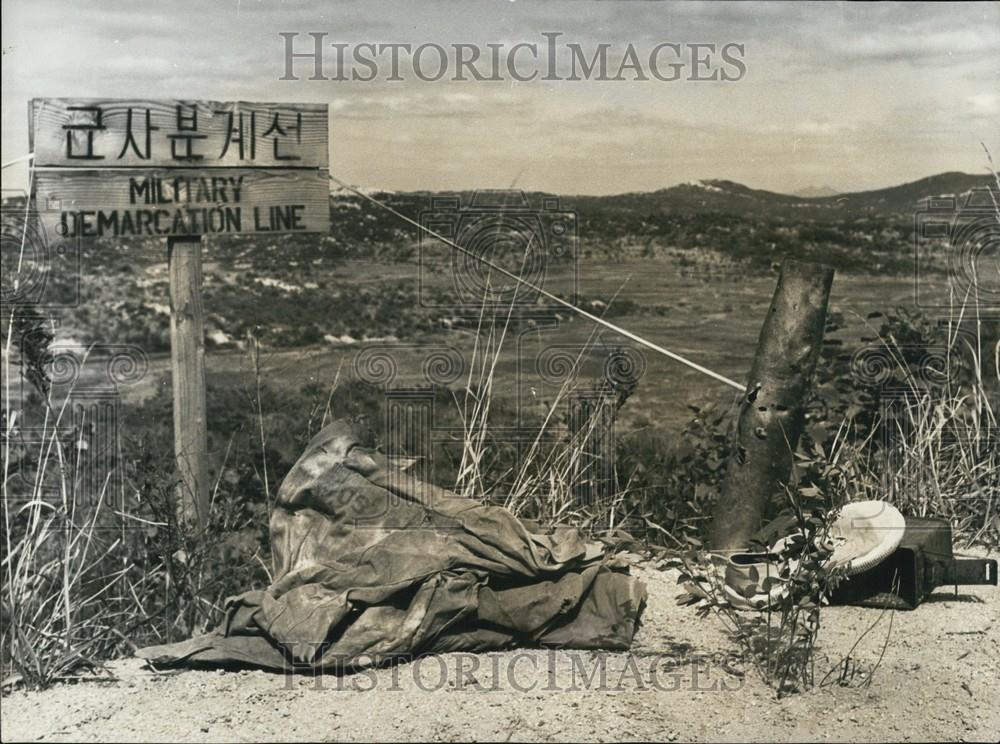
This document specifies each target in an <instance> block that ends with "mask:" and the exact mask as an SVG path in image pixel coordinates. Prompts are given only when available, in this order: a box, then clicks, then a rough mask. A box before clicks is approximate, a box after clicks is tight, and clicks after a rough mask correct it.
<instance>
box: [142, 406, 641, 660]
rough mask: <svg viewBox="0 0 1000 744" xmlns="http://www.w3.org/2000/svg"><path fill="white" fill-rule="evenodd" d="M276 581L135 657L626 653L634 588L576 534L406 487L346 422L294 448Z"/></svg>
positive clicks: (278, 516)
mask: <svg viewBox="0 0 1000 744" xmlns="http://www.w3.org/2000/svg"><path fill="white" fill-rule="evenodd" d="M270 530H271V547H272V550H273V554H274V558H275V566H276V569H277V570H276V573H275V574H274V576H275V578H274V581H273V583H272V584H271V586H269V587H268V588H267V589H266V590H264V591H249V592H246V593H245V594H242V595H240V596H237V597H233V598H230V599H229V600H228V602H227V606H226V617H225V620H224V622H223V623H222V625H221V627H220V628H218V629H217V630H216V631H215V632H213V633H209V634H207V635H202V636H197V637H195V638H192V639H190V640H188V641H184V642H181V643H177V644H170V645H165V646H152V647H148V648H144V649H140V650H139V652H138V655H139V656H141V657H144V658H147V659H149V660H151V661H154V662H160V663H174V664H178V663H180V664H213V665H214V664H231V663H235V664H248V665H251V666H257V667H263V668H267V669H275V670H289V669H296V668H302V669H307V670H317V669H330V670H335V669H339V670H349V669H352V668H360V667H364V666H370V665H373V664H379V663H381V662H383V661H385V660H391V659H393V658H407V657H413V656H416V655H419V654H423V653H430V652H446V651H487V650H495V649H503V648H510V647H512V646H517V645H528V646H533V645H534V646H537V645H541V646H548V647H569V648H579V649H614V650H623V649H627V648H628V647H629V645H630V644H631V641H632V636H633V634H634V632H635V629H636V624H637V621H638V616H639V613H640V611H641V608H642V605H643V604H644V600H645V594H646V590H645V587H644V585H643V584H642V583H641V582H639V581H638V580H637V579H635V578H633V577H631V576H629V575H628V573H627V568H625V567H624V566H622V567H619V566H617V565H616V564H615V563H614V562H613V561H611V560H609V559H608V558H606V557H605V556H604V553H603V549H602V547H601V546H600V545H599V544H595V543H587V542H586V541H585V540H584V539H583V537H582V535H581V534H580V532H579V531H578V530H576V529H575V528H568V527H563V528H556V529H555V530H553V531H551V532H550V533H549V534H543V533H542V532H540V531H535V532H529V530H528V528H527V527H526V525H525V523H522V522H521V521H520V520H519V519H518V518H516V517H515V516H514V515H513V514H512V513H511V512H509V511H507V510H506V509H503V508H500V507H496V506H486V505H483V504H480V503H479V502H477V501H473V500H471V499H465V498H461V497H459V496H457V495H455V494H453V493H451V492H449V491H447V490H444V489H441V488H437V487H435V486H432V485H430V484H427V483H423V482H421V481H419V480H416V479H415V478H413V477H412V476H410V475H408V474H406V473H404V472H402V471H400V470H398V469H396V468H394V467H391V466H390V465H389V463H388V462H387V460H386V459H385V457H384V456H383V455H381V454H379V453H376V452H370V451H367V450H364V449H363V448H361V447H360V446H359V445H358V444H357V437H356V436H355V434H354V432H353V431H352V429H351V427H350V426H349V425H348V424H346V423H345V422H341V421H338V422H335V423H333V424H331V425H330V426H328V427H326V428H325V429H323V430H322V431H321V432H320V433H319V434H317V435H316V437H315V438H314V439H313V440H312V441H311V442H310V443H309V445H308V447H307V448H306V450H305V452H304V453H303V454H302V456H301V457H300V458H299V460H298V462H297V463H296V464H295V465H294V467H293V468H292V470H291V471H290V472H289V474H288V476H287V477H286V478H285V480H284V482H283V483H282V484H281V487H280V489H279V491H278V500H277V503H276V505H275V507H274V509H273V511H272V514H271V523H270Z"/></svg>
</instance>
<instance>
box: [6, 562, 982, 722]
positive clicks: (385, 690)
mask: <svg viewBox="0 0 1000 744" xmlns="http://www.w3.org/2000/svg"><path fill="white" fill-rule="evenodd" d="M637 572H638V574H639V575H640V576H641V577H642V578H643V580H644V581H646V582H647V585H648V587H649V604H648V607H647V609H646V612H645V614H644V624H643V627H642V628H641V630H640V631H639V634H638V636H637V638H636V643H635V647H634V648H633V650H632V652H631V653H630V654H593V653H585V652H569V651H535V650H533V651H519V652H508V653H498V654H483V655H479V656H473V655H469V654H446V655H442V656H432V657H426V658H423V659H420V660H418V661H416V662H414V663H411V664H404V665H400V666H397V667H394V668H391V669H382V670H379V671H377V672H374V671H373V672H368V673H364V674H359V675H355V676H353V677H347V678H341V679H339V680H338V679H337V678H334V677H317V678H311V677H300V676H296V677H286V676H283V675H275V674H268V673H264V672H256V671H252V672H251V671H242V672H218V671H183V672H172V673H168V674H154V673H152V672H151V671H149V670H148V669H146V668H144V666H143V664H142V663H141V662H139V661H137V660H134V659H129V660H124V661H120V662H117V663H115V664H114V665H113V666H112V669H113V671H114V673H115V674H116V675H117V678H118V679H117V681H114V682H104V683H94V682H85V683H77V684H62V685H58V686H56V687H54V688H52V689H50V690H47V691H45V692H41V693H29V692H23V691H17V692H13V693H11V694H9V695H7V696H5V697H4V698H3V699H2V710H0V723H2V738H3V740H4V741H14V740H24V739H46V740H65V741H99V740H100V741H114V740H118V741H143V740H159V741H164V740H173V741H230V740H236V741H268V740H294V741H298V740H326V741H350V740H359V739H362V740H370V739H378V740H396V741H400V740H434V741H451V740H469V739H472V740H491V741H509V740H514V741H518V740H531V741H574V740H603V741H610V740H620V739H640V740H680V741H684V740H694V741H703V740H728V741H751V740H756V741H784V740H788V741H796V740H824V741H843V740H856V741H909V740H914V741H926V740H962V741H966V740H972V741H996V740H997V738H998V733H1000V702H998V701H1000V675H998V674H997V670H998V669H1000V596H998V592H997V590H996V589H994V588H991V587H970V588H966V589H963V590H962V593H961V595H960V596H959V597H957V598H956V597H955V596H954V593H953V591H948V590H945V589H939V590H938V591H937V592H936V594H935V595H934V597H933V599H932V601H930V602H927V603H925V604H924V605H923V606H921V607H920V608H919V609H918V610H916V611H914V612H898V613H894V614H893V615H892V621H893V622H892V633H891V637H890V640H889V645H888V648H887V650H886V653H885V657H884V660H883V662H882V666H881V668H880V669H879V671H878V672H877V674H876V675H875V678H874V680H873V681H872V683H871V685H870V686H869V687H864V686H861V685H859V684H855V685H853V686H851V687H840V686H838V685H836V684H829V685H827V686H825V687H823V688H819V689H814V690H813V691H811V692H807V693H804V694H800V695H792V696H790V697H787V698H785V699H783V700H780V701H775V698H774V695H773V694H772V693H771V692H770V691H769V690H768V689H767V688H765V687H764V686H763V685H762V684H761V683H760V682H759V681H758V680H757V679H756V678H755V677H754V676H753V673H752V671H751V670H749V669H747V670H745V671H746V674H745V676H744V677H742V678H741V677H740V676H739V673H740V672H741V671H744V670H743V669H742V667H741V666H740V663H739V662H738V661H736V660H735V659H734V658H733V657H732V655H731V652H732V647H731V645H730V644H729V643H728V641H727V640H726V639H725V637H724V636H723V635H722V633H721V632H720V631H719V629H718V626H717V624H716V622H715V621H714V620H712V619H708V620H702V621H699V620H697V619H696V618H695V615H694V613H693V612H692V611H691V610H690V609H689V608H682V607H677V606H676V605H675V604H674V601H673V597H674V595H675V594H676V593H677V587H676V575H675V574H674V573H673V572H665V573H664V572H657V571H653V570H652V569H649V568H645V567H639V568H638V569H637ZM889 616H890V613H885V615H884V616H883V619H882V620H881V621H880V623H879V625H878V626H876V627H875V629H874V630H872V632H871V633H869V634H868V636H867V637H866V638H865V640H864V641H863V642H862V643H861V645H860V646H859V648H858V649H857V652H856V653H857V656H858V658H859V660H860V661H861V662H863V663H869V664H870V663H871V662H872V661H874V660H875V659H876V658H877V657H878V655H879V653H880V652H881V650H882V646H883V643H884V642H885V638H886V630H887V629H888V620H889ZM878 617H879V611H878V610H869V609H860V608H829V609H827V610H825V611H824V621H823V622H824V627H823V630H822V633H821V636H820V643H821V650H820V659H819V661H818V663H817V676H818V677H819V676H822V672H825V670H826V669H828V668H829V667H830V666H831V665H832V664H833V663H834V662H835V660H836V659H837V658H839V657H841V656H842V655H843V654H844V653H846V652H847V650H848V649H849V648H850V647H851V645H852V644H853V643H854V641H855V640H856V639H857V638H858V636H860V635H861V634H862V633H863V632H864V631H865V630H866V629H867V628H868V627H869V626H870V625H871V624H872V623H873V622H874V621H875V619H876V618H878ZM602 668H603V673H602ZM602 678H603V679H602Z"/></svg>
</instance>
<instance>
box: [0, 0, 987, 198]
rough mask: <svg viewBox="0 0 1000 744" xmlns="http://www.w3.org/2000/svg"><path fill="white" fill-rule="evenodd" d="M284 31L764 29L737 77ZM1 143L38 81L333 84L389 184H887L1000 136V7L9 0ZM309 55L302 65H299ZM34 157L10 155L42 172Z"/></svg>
mask: <svg viewBox="0 0 1000 744" xmlns="http://www.w3.org/2000/svg"><path fill="white" fill-rule="evenodd" d="M279 31H298V32H301V33H302V34H305V33H308V32H310V31H323V32H327V33H328V37H327V41H338V42H346V43H358V42H362V41H366V42H376V43H398V42H408V43H411V44H413V45H414V46H416V45H419V44H421V43H424V42H437V43H441V44H453V43H458V42H463V43H474V44H482V45H485V44H487V43H504V44H506V45H507V46H508V47H509V46H511V45H513V44H516V43H517V42H519V41H527V42H534V43H539V42H542V41H543V39H542V37H541V33H542V32H561V33H562V34H563V36H562V37H561V41H563V42H572V43H579V44H581V45H582V46H583V48H584V49H585V50H592V49H593V48H594V46H595V45H597V44H599V43H601V42H607V43H610V44H611V45H612V48H613V49H616V50H622V49H623V48H624V47H625V46H626V45H627V44H629V43H632V44H633V45H634V46H635V47H636V48H637V49H638V50H639V51H640V53H641V52H642V51H643V50H645V51H646V52H647V53H648V50H650V49H651V48H653V47H654V46H655V45H656V44H659V43H661V42H675V43H681V44H689V43H692V42H714V43H716V44H719V45H722V44H725V43H727V42H738V43H742V44H745V55H744V57H743V60H744V62H745V64H746V68H747V71H746V75H745V76H744V78H743V79H742V80H740V81H739V82H735V83H732V82H729V83H726V82H692V81H686V80H680V81H675V82H660V81H655V80H652V81H647V82H632V81H627V82H626V81H603V82H598V81H591V82H570V81H550V82H543V81H534V82H525V83H519V82H511V81H510V80H507V81H504V82H475V81H466V82H455V81H451V82H445V81H441V82H435V83H430V82H423V81H421V80H418V79H416V78H415V77H414V76H413V75H412V74H409V73H408V74H407V75H406V77H407V79H406V80H404V81H401V82H389V81H384V80H383V81H378V82H370V83H361V82H338V81H308V80H302V81H299V82H291V81H280V80H279V79H278V78H279V77H280V76H281V75H282V73H283V70H284V59H283V44H284V42H283V40H282V39H281V38H280V37H279V36H278V32H279ZM2 37H3V71H2V82H3V111H2V122H3V133H2V159H3V161H4V162H7V161H9V160H11V159H13V158H16V157H18V156H20V155H23V154H24V153H26V152H27V147H28V138H27V105H28V100H29V99H31V98H32V97H42V96H86V97H132V96H134V97H143V98H174V97H178V98H188V99H193V98H206V99H214V100H233V99H237V100H279V101H281V100H284V101H298V100H301V101H315V102H324V103H328V104H330V118H331V140H330V141H331V153H330V157H331V161H330V162H331V170H332V171H333V172H334V173H335V174H337V175H338V176H339V177H340V178H342V179H344V180H347V181H350V182H353V183H356V184H361V185H365V186H371V187H381V188H387V189H400V190H402V189H435V190H441V189H452V188H455V189H457V188H484V187H500V188H503V187H509V186H511V185H512V184H516V185H517V186H519V187H521V188H525V189H542V190H548V191H554V192H560V193H592V194H599V193H614V192H622V191H634V190H652V189H657V188H663V187H665V186H670V185H673V184H675V183H678V182H682V181H687V180H692V179H702V178H728V179H732V180H735V181H739V182H742V183H746V184H748V185H751V186H754V187H758V188H767V189H772V190H776V191H794V190H797V189H801V188H803V187H807V186H824V185H828V186H832V187H834V188H836V189H838V190H842V191H846V190H858V189H867V188H878V187H881V186H886V185H892V184H896V183H900V182H904V181H910V180H915V179H917V178H921V177H923V176H926V175H930V174H933V173H937V172H941V171H945V170H962V171H966V172H985V170H984V169H985V167H986V160H985V156H984V154H983V151H982V148H981V145H980V142H985V143H986V144H987V145H988V146H989V147H990V148H991V149H992V150H993V153H994V157H995V158H996V157H998V156H1000V5H998V4H995V3H978V4H918V3H904V4H853V3H843V4H841V3H822V4H813V3H801V4H791V3H782V4H775V5H763V4H751V3H733V4H729V3H710V4H701V3H680V4H672V3H657V2H614V3H611V2H605V3H597V2H595V3H590V2H545V3H542V2H539V1H537V0H536V1H534V2H531V1H526V0H516V1H515V2H510V1H509V0H488V1H486V0H484V1H482V2H468V1H467V0H466V1H463V2H458V1H456V2H420V3H417V2H412V3H411V2H393V3H379V2H371V1H370V0H365V1H362V0H358V1H356V2H345V1H344V0H316V1H315V2H277V1H276V0H214V2H208V1H207V0H197V1H195V0H170V1H166V0H158V1H157V2H145V1H143V0H75V1H74V2H69V0H3V26H2ZM302 69H304V68H302ZM26 172H27V169H26V167H23V166H15V167H14V168H10V169H7V170H5V171H4V174H3V186H4V188H17V187H19V186H22V187H23V184H24V183H25V180H26Z"/></svg>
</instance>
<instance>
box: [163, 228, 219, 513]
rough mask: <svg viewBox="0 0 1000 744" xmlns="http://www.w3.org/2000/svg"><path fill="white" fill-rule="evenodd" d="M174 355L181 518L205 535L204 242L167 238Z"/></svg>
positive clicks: (206, 486)
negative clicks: (202, 248) (202, 252)
mask: <svg viewBox="0 0 1000 744" xmlns="http://www.w3.org/2000/svg"><path fill="white" fill-rule="evenodd" d="M167 261H168V264H169V272H170V355H171V372H172V376H173V387H174V455H175V457H176V458H177V470H178V473H179V474H180V483H179V484H178V486H177V513H178V518H179V519H180V521H181V523H182V524H188V525H192V524H193V525H195V526H197V528H198V529H199V530H200V529H201V528H203V527H204V526H205V524H206V522H207V520H208V503H209V500H208V497H209V483H208V427H207V418H206V412H205V326H204V318H203V314H202V305H201V238H200V236H189V237H179V236H178V237H169V238H167Z"/></svg>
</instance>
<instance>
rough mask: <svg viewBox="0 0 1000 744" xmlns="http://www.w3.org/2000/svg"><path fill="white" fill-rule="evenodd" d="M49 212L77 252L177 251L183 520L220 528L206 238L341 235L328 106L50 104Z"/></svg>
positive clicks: (35, 109)
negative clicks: (150, 241)
mask: <svg viewBox="0 0 1000 744" xmlns="http://www.w3.org/2000/svg"><path fill="white" fill-rule="evenodd" d="M29 138H30V144H31V149H32V151H33V153H34V171H33V175H32V185H33V192H34V199H35V206H36V209H37V211H38V213H39V216H40V218H41V221H42V224H43V226H44V228H45V230H46V233H47V234H48V235H50V236H53V237H55V236H61V237H62V238H64V239H83V238H88V239H91V238H112V239H114V238H118V239H129V238H150V237H165V238H167V260H168V264H169V274H170V349H171V356H172V367H171V373H172V379H173V390H174V405H173V414H174V455H175V458H176V461H177V470H178V475H179V486H178V505H179V511H180V515H179V516H180V517H181V518H182V519H184V520H185V521H189V522H194V523H196V524H197V525H198V526H199V527H203V526H204V525H205V523H206V520H207V517H208V504H209V498H208V496H209V487H210V483H209V473H208V427H207V421H206V403H205V338H204V335H205V334H204V321H203V311H202V302H201V243H200V238H201V236H203V235H238V234H253V233H307V232H326V231H328V230H329V229H330V203H329V200H330V184H329V172H328V168H329V148H328V142H327V139H328V122H327V107H326V106H325V105H322V104H303V103H248V102H237V103H220V102H216V101H186V100H170V101H147V100H112V99H90V98H87V99H78V98H39V99H35V100H33V101H32V102H31V107H30V127H29Z"/></svg>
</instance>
